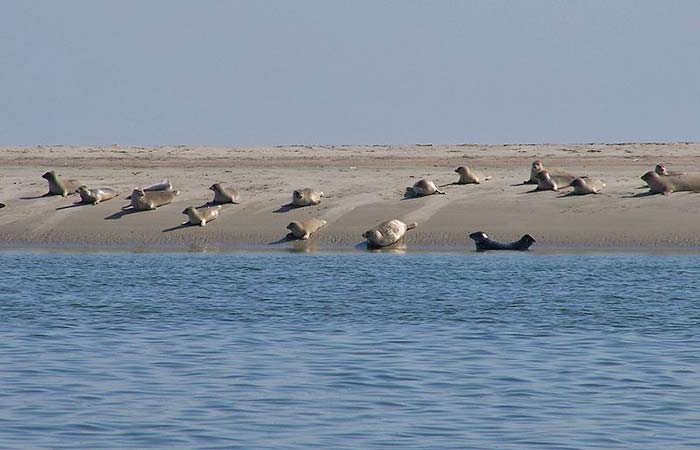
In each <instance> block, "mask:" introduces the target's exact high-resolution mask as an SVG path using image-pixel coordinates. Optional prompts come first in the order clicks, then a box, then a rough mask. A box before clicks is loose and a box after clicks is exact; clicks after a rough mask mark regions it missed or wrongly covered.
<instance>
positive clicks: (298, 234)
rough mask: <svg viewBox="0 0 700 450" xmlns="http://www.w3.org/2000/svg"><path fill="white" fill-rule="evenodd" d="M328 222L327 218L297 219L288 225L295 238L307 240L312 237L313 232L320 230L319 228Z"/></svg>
mask: <svg viewBox="0 0 700 450" xmlns="http://www.w3.org/2000/svg"><path fill="white" fill-rule="evenodd" d="M326 223H327V222H326V221H325V220H323V219H316V218H311V219H306V220H300V221H296V220H295V221H294V222H290V224H289V225H287V229H288V230H289V231H290V234H291V235H292V236H294V237H295V238H297V239H303V240H306V239H308V238H309V237H311V235H312V234H313V233H315V232H316V231H318V229H319V228H321V227H323V226H324V225H326Z"/></svg>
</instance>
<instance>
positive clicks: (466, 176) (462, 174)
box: [455, 166, 491, 184]
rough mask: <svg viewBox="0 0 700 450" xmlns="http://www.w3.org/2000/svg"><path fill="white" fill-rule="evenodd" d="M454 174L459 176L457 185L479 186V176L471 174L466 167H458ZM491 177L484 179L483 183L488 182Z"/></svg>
mask: <svg viewBox="0 0 700 450" xmlns="http://www.w3.org/2000/svg"><path fill="white" fill-rule="evenodd" d="M455 172H457V173H458V174H459V181H457V184H479V183H481V179H480V178H479V175H477V174H476V173H474V172H472V171H471V170H470V169H469V167H467V166H460V167H457V168H456V169H455ZM490 179H491V177H486V178H484V181H487V180H490Z"/></svg>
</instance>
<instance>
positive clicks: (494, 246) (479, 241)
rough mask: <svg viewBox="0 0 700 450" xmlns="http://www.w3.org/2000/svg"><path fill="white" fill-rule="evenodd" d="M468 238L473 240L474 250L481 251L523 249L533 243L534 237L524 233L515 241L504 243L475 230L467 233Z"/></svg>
mask: <svg viewBox="0 0 700 450" xmlns="http://www.w3.org/2000/svg"><path fill="white" fill-rule="evenodd" d="M469 237H470V238H472V239H473V240H474V244H476V251H477V252H483V251H486V250H519V251H525V250H527V249H529V248H530V246H531V245H532V244H533V243H535V242H536V241H535V238H533V237H532V236H530V235H529V234H526V235H524V236H523V237H521V238H520V240H517V241H515V242H508V243H506V244H504V243H501V242H496V241H492V240H491V239H490V238H489V235H488V234H486V233H484V232H483V231H477V232H475V233H472V234H470V235H469Z"/></svg>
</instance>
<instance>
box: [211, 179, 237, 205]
mask: <svg viewBox="0 0 700 450" xmlns="http://www.w3.org/2000/svg"><path fill="white" fill-rule="evenodd" d="M209 190H210V191H214V200H213V201H212V203H238V198H239V195H240V194H239V192H238V189H236V188H228V189H227V188H225V187H223V186H222V185H221V184H219V183H214V184H212V185H211V186H209Z"/></svg>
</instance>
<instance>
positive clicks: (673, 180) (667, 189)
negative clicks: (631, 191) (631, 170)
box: [641, 170, 700, 195]
mask: <svg viewBox="0 0 700 450" xmlns="http://www.w3.org/2000/svg"><path fill="white" fill-rule="evenodd" d="M641 178H642V180H644V181H645V182H646V183H647V184H648V185H649V192H651V193H652V194H664V195H669V194H671V193H672V192H680V191H691V192H700V176H698V175H659V174H658V173H656V172H654V171H653V170H651V171H649V172H647V173H645V174H644V175H642V177H641Z"/></svg>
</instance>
